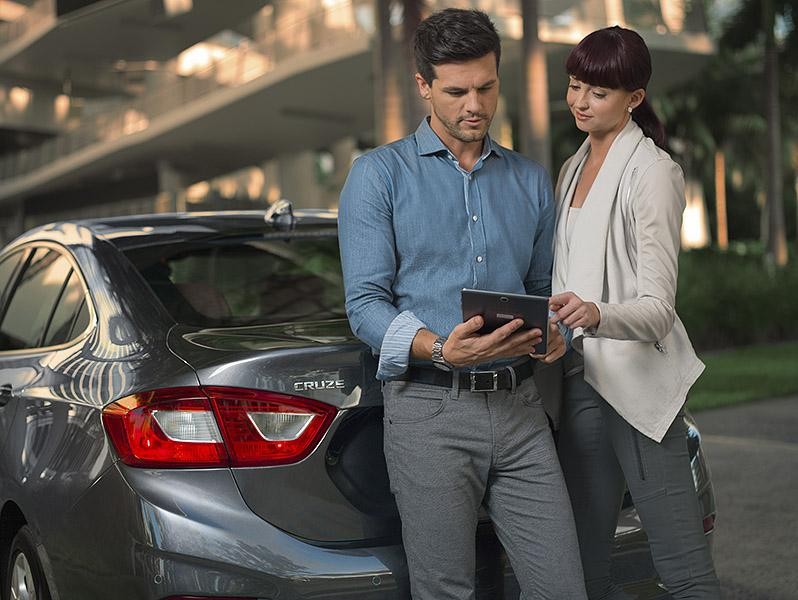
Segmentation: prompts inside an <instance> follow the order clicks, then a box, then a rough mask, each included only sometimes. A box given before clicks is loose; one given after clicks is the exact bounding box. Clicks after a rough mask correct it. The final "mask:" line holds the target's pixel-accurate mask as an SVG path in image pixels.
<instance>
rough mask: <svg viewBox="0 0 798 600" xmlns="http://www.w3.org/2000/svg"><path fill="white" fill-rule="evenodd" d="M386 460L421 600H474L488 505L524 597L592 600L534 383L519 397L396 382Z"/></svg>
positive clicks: (388, 399) (388, 400)
mask: <svg viewBox="0 0 798 600" xmlns="http://www.w3.org/2000/svg"><path fill="white" fill-rule="evenodd" d="M383 397H384V403H385V458H386V463H387V466H388V475H389V476H390V481H391V489H392V491H393V492H394V495H395V496H396V504H397V506H398V507H399V514H400V515H401V517H402V541H403V542H404V548H405V555H406V556H407V564H408V569H409V572H410V586H411V591H412V595H413V599H414V600H473V598H474V579H475V567H476V565H475V543H474V540H475V537H476V529H477V520H478V513H479V508H480V505H482V504H484V506H485V508H486V510H487V512H488V514H489V515H490V517H491V520H492V521H493V525H494V528H495V530H496V534H497V536H498V538H499V540H500V541H501V543H502V545H503V546H504V549H505V551H506V552H507V556H508V557H509V559H510V564H511V565H512V567H513V571H514V572H515V575H516V578H517V579H518V582H519V584H520V586H521V590H522V597H523V598H529V599H530V600H531V599H532V598H535V599H550V600H584V599H585V598H586V596H585V588H584V580H583V576H582V569H581V566H580V561H579V549H578V546H577V541H576V531H575V529H574V522H573V516H572V514H571V507H570V505H569V502H568V491H567V490H566V488H565V483H564V481H563V478H562V471H561V470H560V465H559V463H558V462H557V454H556V450H555V449H554V443H553V441H552V436H551V431H550V430H549V427H548V423H547V421H546V415H545V413H544V412H543V406H542V403H541V400H540V396H539V394H538V393H537V390H536V388H535V384H534V382H533V381H532V378H529V379H527V380H525V381H524V382H522V383H521V384H520V385H519V387H518V390H517V391H516V392H515V393H511V392H509V391H496V392H490V393H474V392H471V391H467V390H458V389H447V388H442V387H436V386H432V385H424V384H418V383H408V382H401V381H393V382H388V383H386V384H385V386H384V387H383Z"/></svg>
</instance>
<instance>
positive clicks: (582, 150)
mask: <svg viewBox="0 0 798 600" xmlns="http://www.w3.org/2000/svg"><path fill="white" fill-rule="evenodd" d="M589 151H590V141H589V140H587V139H585V141H584V142H583V143H582V145H581V146H580V147H579V150H577V151H576V154H574V155H573V156H572V157H571V158H570V159H568V163H567V165H566V168H565V172H564V173H563V175H562V177H560V181H559V182H558V185H557V189H556V190H555V192H556V194H555V202H556V203H557V204H556V209H557V218H556V220H555V226H554V227H555V229H554V231H555V234H554V269H553V271H554V272H553V277H552V282H551V291H552V293H553V294H559V293H560V292H564V291H566V290H567V288H566V287H565V280H566V276H567V273H568V269H567V266H568V244H567V243H566V233H565V230H566V223H567V221H568V218H567V217H568V209H569V208H570V207H569V206H568V190H569V189H570V187H571V184H572V183H573V180H574V177H575V176H576V173H577V171H578V170H579V165H580V163H581V162H582V159H583V158H584V157H585V155H586V154H587V153H588V152H589Z"/></svg>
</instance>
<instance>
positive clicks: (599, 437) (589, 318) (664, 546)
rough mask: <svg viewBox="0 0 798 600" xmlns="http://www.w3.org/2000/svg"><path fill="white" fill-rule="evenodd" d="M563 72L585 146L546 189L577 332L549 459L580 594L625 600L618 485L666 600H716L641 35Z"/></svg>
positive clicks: (662, 169) (690, 363)
mask: <svg viewBox="0 0 798 600" xmlns="http://www.w3.org/2000/svg"><path fill="white" fill-rule="evenodd" d="M566 68H567V71H568V75H569V78H570V80H569V84H568V93H567V102H568V106H569V107H570V110H571V112H572V114H573V116H574V119H575V122H576V126H577V128H579V129H580V130H581V131H583V132H585V133H587V139H586V140H585V142H584V143H583V144H582V146H581V147H580V148H579V150H578V151H577V152H576V154H574V155H573V156H572V157H571V158H570V159H569V160H568V161H567V162H566V163H565V164H564V165H563V168H562V170H561V172H560V177H559V180H558V183H557V191H556V202H557V203H558V217H557V234H556V241H555V259H554V276H553V284H552V287H553V289H554V292H555V295H554V296H552V298H551V304H552V310H556V311H557V314H556V315H555V317H554V320H555V321H557V320H559V321H562V322H563V323H565V325H567V326H568V327H570V328H572V329H573V330H574V339H573V348H574V349H573V350H572V351H571V352H570V353H569V354H568V355H567V357H566V359H565V370H566V378H565V381H564V406H563V413H562V416H561V430H560V438H559V453H560V461H561V463H562V467H563V471H564V473H565V479H566V483H567V485H568V490H569V493H570V495H571V501H572V504H573V509H574V513H575V518H576V526H577V532H578V534H579V543H580V549H581V553H582V563H583V567H584V572H585V583H586V586H587V591H588V596H589V597H590V599H591V600H597V599H599V598H601V599H604V598H612V599H622V598H629V596H627V595H626V594H624V593H623V592H622V591H621V590H620V588H618V587H617V586H615V585H613V583H612V581H611V579H610V550H611V546H612V540H613V534H614V530H615V525H616V521H617V516H618V511H619V509H620V506H621V501H622V497H623V492H624V481H626V483H627V485H628V487H629V491H630V492H631V495H632V498H633V499H634V502H635V506H636V507H637V511H638V514H639V515H640V519H641V522H642V524H643V527H644V529H645V530H646V533H647V534H648V537H649V540H650V545H651V554H652V556H653V558H654V565H655V567H656V569H657V572H658V574H659V575H660V578H661V580H662V582H663V584H664V585H665V586H666V588H667V589H668V591H669V592H670V594H671V596H672V597H673V598H701V599H708V598H712V599H717V598H719V597H720V589H719V585H718V580H717V577H716V575H715V571H714V568H713V565H712V558H711V555H710V551H709V547H708V544H707V541H706V539H705V536H704V532H703V527H702V519H701V513H700V510H699V502H698V499H697V496H696V493H695V488H694V484H693V478H692V474H691V470H690V463H689V457H688V452H687V444H686V438H685V425H684V422H683V420H682V418H681V415H682V410H683V405H684V402H685V399H686V396H687V392H688V390H689V389H690V387H691V386H692V384H693V383H694V382H695V380H696V379H697V378H698V376H699V375H700V374H701V371H702V370H703V368H704V365H703V364H702V363H701V362H700V361H699V360H698V358H697V357H696V355H695V352H694V351H693V348H692V346H691V345H690V340H689V339H688V337H687V333H686V332H685V329H684V326H683V325H682V323H681V321H680V320H679V317H678V316H677V315H676V313H675V311H674V305H675V296H676V275H677V256H678V252H679V230H680V226H681V215H682V211H683V209H684V203H685V200H684V180H683V177H682V172H681V169H680V168H679V167H678V165H676V163H674V162H673V161H672V160H671V159H670V157H669V156H668V154H667V153H666V152H665V151H663V150H662V149H661V147H662V146H663V144H664V130H663V127H662V124H661V123H660V122H659V120H658V119H657V116H656V115H655V113H654V111H653V110H652V108H651V106H650V105H649V103H648V102H647V100H646V85H647V84H648V80H649V78H650V76H651V58H650V55H649V52H648V48H646V45H645V42H643V39H642V38H641V37H640V36H639V35H638V34H636V33H635V32H633V31H630V30H628V29H623V28H620V27H609V28H607V29H601V30H599V31H595V32H593V33H591V34H590V35H588V36H587V37H586V38H585V39H583V40H582V41H581V42H580V43H579V45H578V46H577V47H576V48H574V50H573V51H572V52H571V54H570V56H569V57H568V60H567V63H566ZM566 290H567V291H566Z"/></svg>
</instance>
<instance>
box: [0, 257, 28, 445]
mask: <svg viewBox="0 0 798 600" xmlns="http://www.w3.org/2000/svg"><path fill="white" fill-rule="evenodd" d="M29 253H30V250H28V249H22V250H15V251H13V252H10V253H8V254H6V255H4V256H3V257H0V315H2V314H3V309H4V307H5V303H6V300H7V299H8V297H9V296H10V293H11V291H12V290H13V288H14V284H15V282H16V279H17V276H18V275H19V272H20V270H21V268H22V266H23V264H24V263H25V262H26V258H27V255H28V254H29ZM5 366H6V365H4V364H3V361H2V359H1V358H0V452H2V450H3V446H4V445H5V442H6V439H7V438H8V436H7V431H8V428H9V427H10V425H11V422H12V420H13V418H14V410H15V408H16V403H12V402H11V399H12V396H13V383H14V382H17V381H19V380H20V375H21V374H20V373H14V372H12V370H5V369H4V367H5ZM22 379H24V377H22Z"/></svg>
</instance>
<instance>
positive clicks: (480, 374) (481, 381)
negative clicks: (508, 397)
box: [469, 371, 499, 392]
mask: <svg viewBox="0 0 798 600" xmlns="http://www.w3.org/2000/svg"><path fill="white" fill-rule="evenodd" d="M469 375H470V377H471V391H472V392H495V391H496V390H498V389H499V387H498V386H499V372H498V371H471V373H469Z"/></svg>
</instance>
